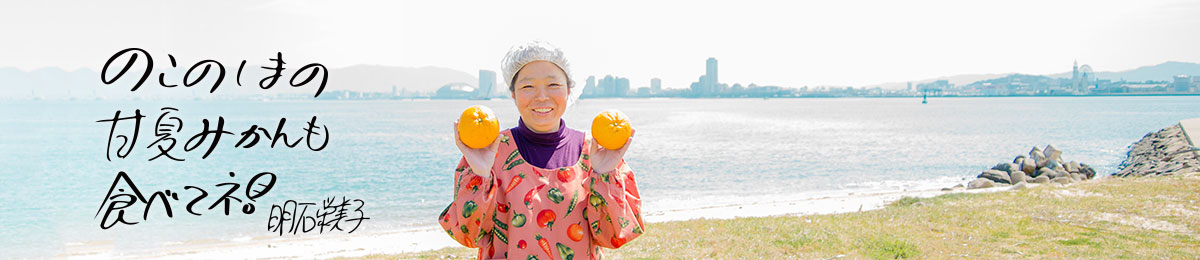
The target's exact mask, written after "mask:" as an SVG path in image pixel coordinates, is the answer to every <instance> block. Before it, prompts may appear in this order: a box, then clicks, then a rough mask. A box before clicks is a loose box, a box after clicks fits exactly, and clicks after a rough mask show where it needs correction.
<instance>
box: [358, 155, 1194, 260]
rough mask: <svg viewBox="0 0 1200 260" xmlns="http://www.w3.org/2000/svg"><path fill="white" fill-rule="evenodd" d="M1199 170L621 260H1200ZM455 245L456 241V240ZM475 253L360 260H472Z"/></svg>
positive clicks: (698, 241) (712, 231)
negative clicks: (841, 259) (1198, 259)
mask: <svg viewBox="0 0 1200 260" xmlns="http://www.w3.org/2000/svg"><path fill="white" fill-rule="evenodd" d="M1197 202H1200V173H1189V174H1180V175H1175V176H1165V177H1154V178H1104V179H1098V180H1094V181H1089V182H1085V183H1076V184H1072V185H1068V186H1058V185H1042V186H1039V187H1033V188H1028V189H1021V190H1013V191H1002V192H993V193H979V194H967V193H954V194H947V195H942V196H938V197H933V198H923V199H918V198H904V199H901V200H899V201H896V202H894V203H892V204H891V205H890V206H888V207H886V208H884V209H880V210H873V211H865V212H855V213H843V214H830V215H810V216H779V217H760V218H741V219H732V220H690V221H676V222H665V223H651V224H648V226H647V228H646V234H645V235H643V236H641V237H640V238H638V239H635V240H634V241H631V242H630V243H629V244H627V245H626V246H625V247H623V248H621V249H619V250H607V251H606V252H605V254H606V255H607V256H608V257H610V258H612V259H643V258H648V259H659V258H662V259H676V258H680V259H693V258H701V259H704V258H719V259H746V258H768V259H774V258H802V259H813V258H817V259H824V258H833V257H839V256H844V257H845V258H849V259H857V258H874V259H892V258H919V259H923V258H934V259H939V258H980V259H995V258H1005V259H1008V258H1031V259H1042V258H1113V259H1147V258H1155V259H1157V258H1168V259H1192V258H1195V257H1197V256H1200V204H1197ZM447 239H448V238H447ZM475 252H476V251H475V249H468V248H448V249H442V250H434V251H426V252H418V253H410V254H400V255H370V256H366V257H362V258H361V259H439V258H444V257H447V256H451V255H452V256H456V257H457V258H462V257H466V258H473V257H474V255H475Z"/></svg>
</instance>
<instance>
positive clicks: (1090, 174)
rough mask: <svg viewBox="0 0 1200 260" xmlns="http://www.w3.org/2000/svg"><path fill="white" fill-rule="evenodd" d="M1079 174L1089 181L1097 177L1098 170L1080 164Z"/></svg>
mask: <svg viewBox="0 0 1200 260" xmlns="http://www.w3.org/2000/svg"><path fill="white" fill-rule="evenodd" d="M1079 173H1082V174H1083V175H1085V176H1087V178H1088V179H1091V178H1095V177H1096V170H1095V169H1092V166H1088V165H1087V164H1086V163H1080V164H1079Z"/></svg>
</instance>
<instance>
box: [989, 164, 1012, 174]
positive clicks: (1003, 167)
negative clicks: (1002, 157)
mask: <svg viewBox="0 0 1200 260" xmlns="http://www.w3.org/2000/svg"><path fill="white" fill-rule="evenodd" d="M1011 169H1012V164H1010V163H999V164H996V166H992V170H997V171H1002V172H1009V171H1012V170H1011Z"/></svg>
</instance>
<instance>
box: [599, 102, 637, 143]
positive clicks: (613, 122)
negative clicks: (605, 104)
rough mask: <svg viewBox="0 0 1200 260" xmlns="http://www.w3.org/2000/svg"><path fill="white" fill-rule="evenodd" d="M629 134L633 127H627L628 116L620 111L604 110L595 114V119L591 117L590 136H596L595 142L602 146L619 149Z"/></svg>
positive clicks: (631, 133) (631, 132)
mask: <svg viewBox="0 0 1200 260" xmlns="http://www.w3.org/2000/svg"><path fill="white" fill-rule="evenodd" d="M631 135H633V128H631V127H629V117H627V116H625V113H621V111H617V110H613V109H609V110H604V111H603V112H600V114H597V115H596V118H595V119H592V137H594V138H596V142H597V143H600V146H604V148H608V149H609V150H617V149H621V147H623V146H625V141H626V140H629V136H631Z"/></svg>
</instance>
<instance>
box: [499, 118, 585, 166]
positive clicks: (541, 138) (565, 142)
mask: <svg viewBox="0 0 1200 260" xmlns="http://www.w3.org/2000/svg"><path fill="white" fill-rule="evenodd" d="M558 124H559V127H558V131H557V132H553V133H536V132H533V130H530V129H529V128H528V127H526V126H525V121H524V120H521V119H518V120H517V127H513V128H512V133H513V139H515V140H516V141H517V151H518V152H520V153H521V157H522V158H524V159H525V162H527V163H529V164H532V165H533V166H536V167H538V168H542V169H557V168H562V167H567V166H572V165H574V164H575V163H576V162H578V161H579V155H580V153H581V152H582V151H583V139H584V133H583V132H581V131H579V130H575V129H570V128H567V121H566V120H562V119H559V122H558Z"/></svg>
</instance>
